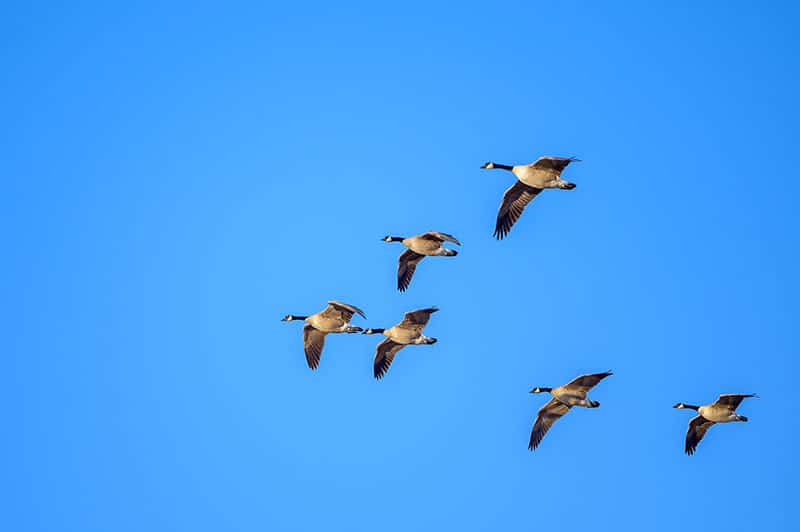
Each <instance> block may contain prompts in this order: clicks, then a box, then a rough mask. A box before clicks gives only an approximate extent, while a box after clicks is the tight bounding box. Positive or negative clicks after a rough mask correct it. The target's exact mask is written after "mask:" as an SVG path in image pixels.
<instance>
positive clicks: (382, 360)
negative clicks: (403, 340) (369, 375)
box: [372, 338, 405, 380]
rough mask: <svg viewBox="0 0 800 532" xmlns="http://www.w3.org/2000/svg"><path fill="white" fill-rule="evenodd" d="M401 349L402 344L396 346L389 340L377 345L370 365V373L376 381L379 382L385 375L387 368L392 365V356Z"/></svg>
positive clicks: (395, 343)
mask: <svg viewBox="0 0 800 532" xmlns="http://www.w3.org/2000/svg"><path fill="white" fill-rule="evenodd" d="M403 347H405V346H404V345H403V344H398V343H397V342H394V341H392V339H391V338H387V339H386V340H384V341H383V342H381V343H379V344H378V347H377V348H376V349H375V361H374V363H373V364H372V371H373V374H374V375H375V378H376V379H378V380H380V379H382V378H383V376H384V375H386V372H387V371H389V366H391V365H392V361H393V360H394V356H395V355H396V354H397V352H398V351H400V350H401V349H403Z"/></svg>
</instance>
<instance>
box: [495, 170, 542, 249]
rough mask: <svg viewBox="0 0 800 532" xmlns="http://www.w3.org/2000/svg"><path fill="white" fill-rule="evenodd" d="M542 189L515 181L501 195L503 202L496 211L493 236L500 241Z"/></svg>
mask: <svg viewBox="0 0 800 532" xmlns="http://www.w3.org/2000/svg"><path fill="white" fill-rule="evenodd" d="M541 191H542V189H540V188H535V187H531V186H528V185H526V184H525V183H523V182H522V181H517V182H516V183H514V184H513V185H511V187H510V188H509V189H508V190H506V192H505V194H503V202H502V203H501V204H500V210H498V211H497V222H496V223H495V227H494V236H495V238H497V239H498V240H502V239H503V238H505V237H506V235H508V233H509V231H511V227H512V226H513V225H514V224H515V223H517V220H519V217H520V216H522V211H524V210H525V207H526V206H527V205H528V203H530V202H531V200H533V198H535V197H536V195H537V194H539V192H541Z"/></svg>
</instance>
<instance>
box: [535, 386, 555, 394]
mask: <svg viewBox="0 0 800 532" xmlns="http://www.w3.org/2000/svg"><path fill="white" fill-rule="evenodd" d="M551 390H552V388H544V387H540V386H537V387H536V388H534V389H533V390H531V391H530V393H547V392H549V391H551Z"/></svg>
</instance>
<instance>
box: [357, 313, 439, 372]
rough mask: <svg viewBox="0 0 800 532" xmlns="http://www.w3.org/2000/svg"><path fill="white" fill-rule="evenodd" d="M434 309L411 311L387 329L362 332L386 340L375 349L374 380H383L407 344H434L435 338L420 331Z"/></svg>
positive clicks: (370, 329)
mask: <svg viewBox="0 0 800 532" xmlns="http://www.w3.org/2000/svg"><path fill="white" fill-rule="evenodd" d="M438 310H439V309H438V308H436V307H431V308H424V309H420V310H412V311H411V312H406V314H405V316H403V321H401V322H400V323H398V324H397V325H395V326H394V327H390V328H388V329H372V328H369V329H367V330H366V331H364V334H383V335H384V336H386V340H384V341H382V342H381V343H379V344H378V347H377V348H376V349H375V362H374V364H373V373H374V375H375V378H376V379H381V378H383V376H384V375H386V372H387V371H389V366H391V365H392V360H394V356H395V355H396V354H397V352H398V351H400V350H401V349H403V348H404V347H405V346H407V345H409V344H414V345H425V344H435V343H436V341H437V340H436V338H431V337H429V336H425V335H424V334H422V329H423V328H424V327H425V325H427V324H428V320H429V319H430V318H431V314H433V313H434V312H436V311H438Z"/></svg>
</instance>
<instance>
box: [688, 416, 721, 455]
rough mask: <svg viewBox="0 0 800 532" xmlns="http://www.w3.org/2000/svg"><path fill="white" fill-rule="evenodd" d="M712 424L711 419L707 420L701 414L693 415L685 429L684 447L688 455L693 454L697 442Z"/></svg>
mask: <svg viewBox="0 0 800 532" xmlns="http://www.w3.org/2000/svg"><path fill="white" fill-rule="evenodd" d="M713 425H714V422H713V421H709V420H707V419H706V418H704V417H703V416H695V417H693V418H692V419H691V420H690V421H689V430H687V431H686V448H685V449H684V450H685V451H686V454H688V455H689V456H691V455H693V454H694V450H695V449H697V444H699V443H700V440H702V439H703V436H705V435H706V432H708V429H710V428H711V427H712V426H713Z"/></svg>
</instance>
